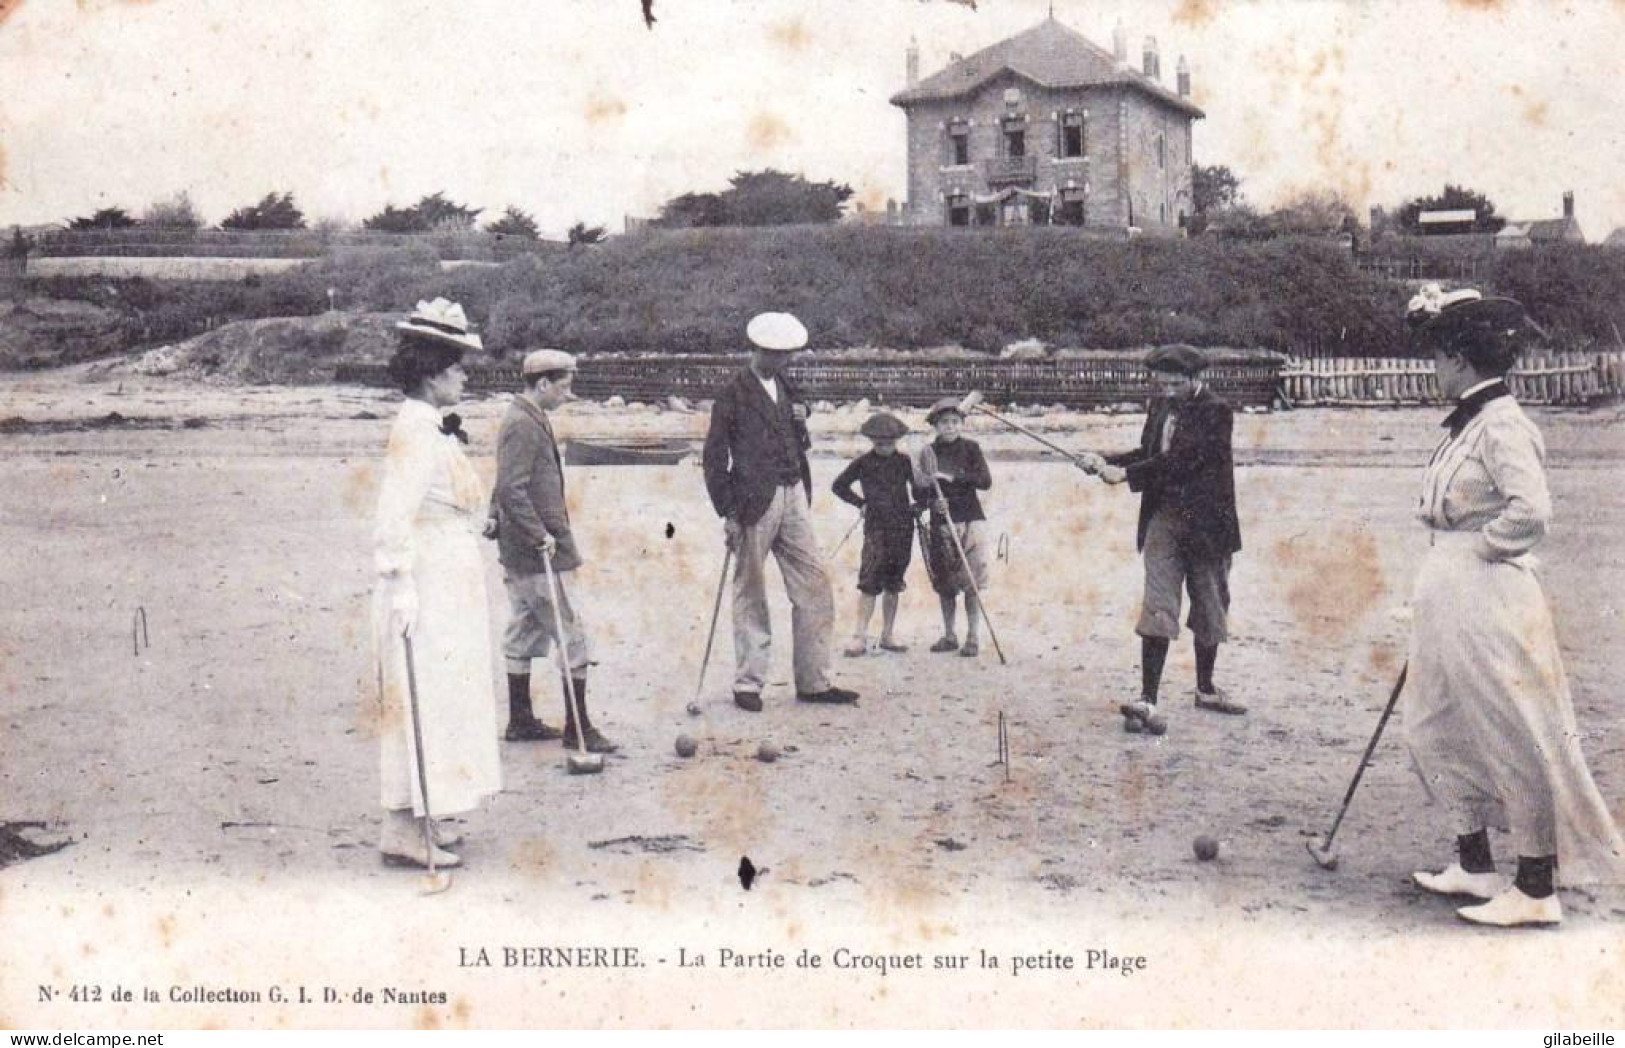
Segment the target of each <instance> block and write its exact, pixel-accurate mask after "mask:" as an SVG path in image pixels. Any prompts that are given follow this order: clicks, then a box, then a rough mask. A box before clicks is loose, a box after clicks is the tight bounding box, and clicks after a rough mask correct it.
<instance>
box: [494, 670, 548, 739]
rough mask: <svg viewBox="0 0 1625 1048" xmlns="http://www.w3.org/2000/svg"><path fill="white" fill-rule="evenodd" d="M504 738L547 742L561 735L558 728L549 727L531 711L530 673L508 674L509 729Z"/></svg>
mask: <svg viewBox="0 0 1625 1048" xmlns="http://www.w3.org/2000/svg"><path fill="white" fill-rule="evenodd" d="M502 737H503V738H505V739H507V740H508V741H509V742H547V741H549V740H550V739H556V738H558V737H559V730H558V729H557V728H551V727H548V726H547V725H546V724H543V723H542V722H541V721H539V720H537V719H536V715H535V714H533V713H531V711H530V674H528V673H510V674H508V730H507V731H506V732H504V733H503V736H502Z"/></svg>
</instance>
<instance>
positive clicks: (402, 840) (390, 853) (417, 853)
mask: <svg viewBox="0 0 1625 1048" xmlns="http://www.w3.org/2000/svg"><path fill="white" fill-rule="evenodd" d="M437 845H438V842H437ZM378 852H379V854H380V855H381V856H382V857H383V860H384V861H385V862H386V863H389V864H390V865H392V866H422V867H425V868H427V867H428V865H429V852H428V850H427V849H426V848H424V846H423V823H422V822H421V821H420V820H418V819H415V818H413V817H412V816H411V815H410V814H404V813H402V812H390V813H389V814H388V815H387V816H386V817H385V819H384V828H383V832H381V833H380V834H379V835H378ZM462 861H463V860H462V859H460V858H458V857H457V855H456V854H454V853H452V852H449V851H446V850H445V849H444V848H442V847H439V846H437V847H436V848H435V850H434V864H435V868H436V869H439V868H440V867H442V866H445V867H451V866H460V865H462Z"/></svg>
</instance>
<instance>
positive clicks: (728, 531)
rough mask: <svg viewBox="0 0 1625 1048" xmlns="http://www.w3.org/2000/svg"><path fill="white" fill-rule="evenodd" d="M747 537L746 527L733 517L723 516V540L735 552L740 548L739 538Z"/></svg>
mask: <svg viewBox="0 0 1625 1048" xmlns="http://www.w3.org/2000/svg"><path fill="white" fill-rule="evenodd" d="M744 537H745V529H744V528H743V527H741V526H740V524H739V521H737V520H735V519H734V518H733V517H724V518H722V541H723V542H724V543H726V544H727V547H728V548H729V549H730V550H733V551H734V552H738V550H739V540H740V539H742V538H744Z"/></svg>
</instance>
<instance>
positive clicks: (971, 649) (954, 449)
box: [917, 397, 993, 658]
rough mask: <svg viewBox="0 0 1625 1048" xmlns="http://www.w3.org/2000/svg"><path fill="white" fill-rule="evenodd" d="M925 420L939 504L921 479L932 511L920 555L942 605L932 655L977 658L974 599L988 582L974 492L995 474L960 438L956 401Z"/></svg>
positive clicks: (978, 617) (978, 449)
mask: <svg viewBox="0 0 1625 1048" xmlns="http://www.w3.org/2000/svg"><path fill="white" fill-rule="evenodd" d="M925 420H926V421H927V422H929V423H930V424H931V426H932V428H933V429H935V430H936V437H935V439H933V440H932V441H931V444H930V446H929V448H928V450H929V451H930V453H931V455H932V457H934V458H935V460H936V461H935V466H936V468H935V471H934V475H935V479H936V484H935V485H934V487H935V488H940V489H941V492H942V498H940V499H938V498H936V497H935V495H936V492H935V490H934V487H933V485H932V484H931V480H932V477H931V476H927V477H925V478H924V480H925V483H924V484H923V485H918V484H917V486H918V487H919V497H920V498H921V499H922V500H928V501H929V503H930V506H931V544H930V548H929V549H927V550H925V551H924V553H925V556H926V557H927V558H928V561H929V563H928V566H929V567H931V568H932V571H931V581H932V585H933V586H934V587H935V588H936V591H937V598H938V600H939V602H940V603H941V605H942V637H941V638H940V639H939V640H938V641H937V642H936V643H935V644H933V645H931V650H932V651H934V652H939V653H946V652H950V651H955V650H957V651H958V652H959V654H961V655H963V656H965V657H966V658H975V657H976V656H977V655H978V654H979V647H978V640H977V634H978V632H979V630H980V627H981V621H982V608H981V605H980V604H979V603H978V601H977V597H976V595H977V593H986V592H987V581H988V579H987V539H986V536H985V531H986V528H987V515H986V514H985V513H983V512H982V500H981V499H980V498H979V497H978V496H977V492H978V491H986V490H988V489H989V488H991V487H992V486H993V474H992V473H991V472H989V471H988V468H987V458H986V457H985V456H983V454H982V446H981V445H980V444H978V443H976V441H974V440H972V439H970V438H969V437H964V436H960V433H959V430H960V426H961V425H962V424H963V423H964V421H965V415H964V412H963V409H961V408H960V406H959V401H958V400H956V399H955V398H953V397H944V398H943V399H941V400H939V401H937V402H936V403H935V404H933V405H932V406H931V410H930V411H929V412H928V413H927V414H926V416H925ZM950 527H952V528H953V529H954V532H955V533H956V534H957V535H958V536H959V542H958V543H957V544H956V543H955V542H954V536H953V535H950V534H949V532H948V529H949V528H950ZM961 549H963V551H964V556H963V557H961V556H960V550H961ZM972 582H974V583H975V586H974V587H973V586H972ZM960 593H963V594H964V595H965V645H964V647H960V645H959V638H958V637H957V636H956V635H955V633H954V617H955V614H954V613H955V610H956V609H955V603H954V602H955V598H956V597H957V596H958V595H959V594H960Z"/></svg>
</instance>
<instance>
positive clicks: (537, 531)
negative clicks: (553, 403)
mask: <svg viewBox="0 0 1625 1048" xmlns="http://www.w3.org/2000/svg"><path fill="white" fill-rule="evenodd" d="M491 508H492V510H493V511H495V513H496V516H497V529H498V530H497V559H498V560H500V561H501V562H502V566H503V567H504V568H506V569H507V571H508V573H509V574H511V575H539V574H541V573H542V570H543V565H542V554H541V550H540V549H538V548H537V547H539V546H540V545H541V543H542V539H543V538H544V537H545V536H547V535H552V536H553V538H554V540H555V541H556V542H557V543H558V544H559V545H558V550H557V551H556V552H555V553H554V554H553V570H555V571H570V570H572V569H574V568H579V567H580V566H581V563H582V561H581V553H580V551H578V550H577V549H576V540H575V535H574V534H573V533H572V532H571V531H570V509H569V507H568V506H567V505H566V504H565V501H564V463H563V460H561V459H560V458H559V445H558V442H557V441H555V440H554V439H553V424H552V423H551V422H549V421H548V418H547V412H545V411H543V410H542V409H541V408H539V407H537V406H536V405H534V404H532V403H531V402H530V401H528V400H526V399H525V398H524V397H515V398H514V400H513V403H512V404H511V405H509V407H508V413H507V414H506V415H504V416H502V428H501V430H500V431H499V432H498V434H497V480H496V485H495V487H494V488H493V489H492V491H491Z"/></svg>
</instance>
